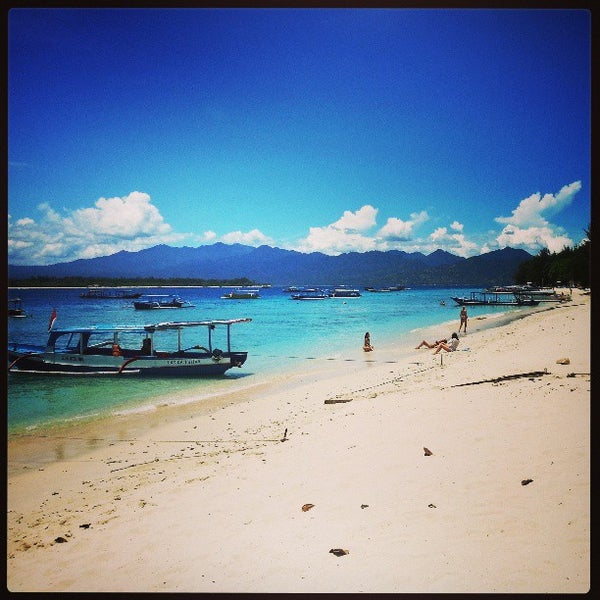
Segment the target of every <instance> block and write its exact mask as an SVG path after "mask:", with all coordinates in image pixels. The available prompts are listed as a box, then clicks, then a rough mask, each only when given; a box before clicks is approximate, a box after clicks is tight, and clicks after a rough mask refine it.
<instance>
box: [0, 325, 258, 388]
mask: <svg viewBox="0 0 600 600" xmlns="http://www.w3.org/2000/svg"><path fill="white" fill-rule="evenodd" d="M251 320H252V319H249V318H245V319H229V320H212V321H183V322H167V323H155V324H152V325H134V326H116V327H107V326H96V327H73V328H66V329H52V328H51V329H50V331H49V336H48V341H47V343H46V344H45V345H43V346H35V345H30V344H17V343H9V345H8V360H9V363H10V364H9V367H8V370H9V372H10V373H35V374H55V375H144V376H156V377H166V376H173V375H175V376H192V377H205V376H215V375H222V374H223V373H225V372H226V371H227V370H228V369H231V368H232V367H241V366H242V365H243V364H244V363H245V362H246V358H247V356H248V353H247V352H245V351H243V352H240V351H232V350H231V331H230V330H231V326H232V325H233V324H236V323H247V322H249V321H251ZM52 322H53V321H52V320H51V323H52ZM198 328H205V329H206V332H207V338H208V339H207V342H205V343H206V346H203V345H198V344H197V343H193V344H190V346H189V347H187V348H182V346H183V338H184V336H187V337H190V336H191V335H194V336H195V331H194V330H197V329H198ZM223 328H225V330H223ZM219 330H221V331H220V332H219V333H220V335H219V334H218V333H217V331H219ZM217 335H219V340H221V338H223V340H224V341H223V342H222V343H223V345H224V346H225V348H226V349H225V350H221V349H219V348H218V347H216V345H215V341H216V340H215V337H216V336H217ZM195 341H197V340H195Z"/></svg>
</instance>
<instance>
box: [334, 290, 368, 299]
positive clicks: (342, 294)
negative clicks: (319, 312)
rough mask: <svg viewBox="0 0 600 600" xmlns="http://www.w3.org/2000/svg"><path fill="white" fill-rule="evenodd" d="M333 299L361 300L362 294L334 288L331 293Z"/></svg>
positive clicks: (356, 291)
mask: <svg viewBox="0 0 600 600" xmlns="http://www.w3.org/2000/svg"><path fill="white" fill-rule="evenodd" d="M329 295H330V296H331V297H332V298H360V295H361V294H360V292H359V291H358V290H356V289H350V288H334V289H333V290H331V291H330V292H329Z"/></svg>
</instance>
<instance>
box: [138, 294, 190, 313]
mask: <svg viewBox="0 0 600 600" xmlns="http://www.w3.org/2000/svg"><path fill="white" fill-rule="evenodd" d="M193 306H194V305H193V304H190V303H189V302H187V301H186V300H182V299H181V298H180V297H179V296H177V295H175V294H145V295H143V296H140V297H139V298H138V299H137V300H134V302H133V308H135V309H136V310H156V309H161V308H192V307H193Z"/></svg>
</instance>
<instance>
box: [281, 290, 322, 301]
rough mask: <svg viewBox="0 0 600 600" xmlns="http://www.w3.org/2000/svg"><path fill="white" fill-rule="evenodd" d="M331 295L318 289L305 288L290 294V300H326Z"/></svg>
mask: <svg viewBox="0 0 600 600" xmlns="http://www.w3.org/2000/svg"><path fill="white" fill-rule="evenodd" d="M330 297H331V296H330V295H329V294H328V293H327V292H325V291H323V290H319V289H311V290H308V289H305V290H303V291H301V292H298V293H297V294H292V295H291V298H292V300H328V299H329V298H330Z"/></svg>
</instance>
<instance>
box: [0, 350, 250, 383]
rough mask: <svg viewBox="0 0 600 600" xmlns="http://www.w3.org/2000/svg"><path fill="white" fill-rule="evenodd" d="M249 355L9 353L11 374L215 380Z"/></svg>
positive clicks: (10, 351) (224, 353) (239, 365)
mask: <svg viewBox="0 0 600 600" xmlns="http://www.w3.org/2000/svg"><path fill="white" fill-rule="evenodd" d="M247 357H248V353H247V352H223V353H220V354H219V355H217V356H215V355H213V354H209V353H201V354H192V353H171V354H168V355H165V356H133V357H126V356H94V355H90V356H86V355H81V354H71V353H51V352H35V353H28V352H26V351H12V350H10V349H9V351H8V360H9V371H10V372H11V373H17V372H18V373H50V374H57V375H137V376H150V377H168V376H174V377H214V376H218V375H223V374H224V373H225V372H226V371H228V370H229V369H231V368H233V367H241V366H242V365H243V364H244V363H245V362H246V359H247Z"/></svg>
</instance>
